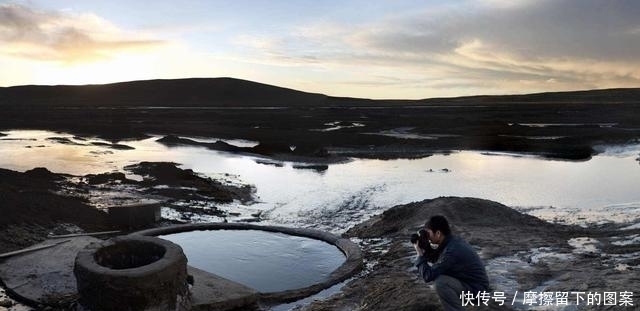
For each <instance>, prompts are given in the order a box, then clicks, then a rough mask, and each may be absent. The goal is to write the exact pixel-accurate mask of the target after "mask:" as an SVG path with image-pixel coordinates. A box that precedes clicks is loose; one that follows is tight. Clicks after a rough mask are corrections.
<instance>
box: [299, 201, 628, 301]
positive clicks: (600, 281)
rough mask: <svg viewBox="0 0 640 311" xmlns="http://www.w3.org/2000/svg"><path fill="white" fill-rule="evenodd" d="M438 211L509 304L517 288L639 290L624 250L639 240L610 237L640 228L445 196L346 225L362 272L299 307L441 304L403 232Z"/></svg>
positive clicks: (413, 228)
mask: <svg viewBox="0 0 640 311" xmlns="http://www.w3.org/2000/svg"><path fill="white" fill-rule="evenodd" d="M436 214H441V215H445V216H446V217H448V219H450V222H451V223H452V225H453V232H454V233H455V234H459V235H461V236H462V237H464V238H465V239H466V240H468V241H469V242H470V244H472V245H473V246H474V247H476V248H477V249H478V251H479V253H480V255H481V257H482V259H483V260H484V263H485V265H486V266H487V272H488V274H489V277H490V279H491V283H492V284H491V286H492V287H493V289H492V290H493V291H502V292H505V293H507V297H509V298H508V299H507V301H508V302H511V299H513V294H515V291H516V290H517V291H518V292H519V293H520V295H522V292H523V291H538V292H542V291H554V292H555V291H560V292H572V291H584V292H600V293H603V292H605V291H609V292H611V291H615V292H622V291H634V290H635V289H637V288H640V273H639V272H638V271H640V262H638V259H637V258H638V257H637V256H636V257H634V255H631V256H629V255H630V254H635V255H638V254H640V245H638V243H630V244H624V243H616V241H619V239H623V240H624V238H625V237H627V238H628V237H633V236H634V235H637V234H638V233H640V230H637V229H636V230H627V231H619V230H617V229H616V228H604V227H603V228H592V229H588V230H587V229H584V228H580V227H573V226H564V225H557V224H551V223H547V222H544V221H542V220H539V219H537V218H535V217H532V216H528V215H523V214H521V213H518V212H516V211H514V210H512V209H511V208H509V207H506V206H504V205H502V204H499V203H496V202H492V201H486V200H480V199H473V198H457V197H446V198H437V199H433V200H425V201H422V202H417V203H411V204H407V205H401V206H396V207H394V208H391V209H390V210H388V211H386V212H384V213H383V214H382V215H379V216H376V217H373V218H372V219H371V220H368V221H366V222H364V223H362V224H360V225H357V226H355V227H354V228H352V229H350V230H349V231H348V232H347V233H346V234H345V235H346V236H348V237H351V238H356V239H360V240H361V241H362V243H361V245H362V246H363V248H364V254H365V260H366V262H367V266H368V272H367V273H365V274H364V275H363V276H362V277H360V278H357V279H355V280H353V281H351V282H350V283H348V284H347V285H345V287H344V288H343V290H342V292H341V293H339V294H338V295H335V296H333V297H331V298H329V299H327V300H324V301H319V302H316V303H313V304H311V305H309V306H307V307H305V308H302V309H303V310H306V311H320V310H327V311H328V310H362V311H364V310H377V311H379V310H390V311H391V310H416V311H417V310H441V307H440V304H439V302H438V298H437V296H436V294H435V291H434V289H433V288H432V287H431V286H430V285H427V284H425V283H424V282H423V281H422V280H420V279H418V277H417V274H416V270H415V268H413V264H412V262H413V260H414V258H415V251H414V250H413V247H412V246H411V245H410V243H409V242H408V239H409V235H410V234H411V233H413V232H415V231H416V230H417V229H419V228H420V227H422V226H423V225H424V222H425V221H426V220H427V219H428V218H429V217H430V216H432V215H436ZM584 241H588V242H589V243H587V246H588V247H584V246H585V243H583V242H584ZM381 243H382V244H381ZM636 291H637V290H636ZM510 294H511V296H509V295H510ZM637 294H638V293H635V295H637ZM635 300H636V301H635V302H636V303H637V302H638V301H637V300H638V297H637V296H636V297H635ZM534 306H535V305H534ZM527 307H530V306H523V305H522V303H518V302H516V304H515V305H514V306H513V307H511V306H508V307H507V306H502V307H498V306H497V305H490V306H489V307H484V308H478V307H476V308H474V310H476V309H478V310H482V309H500V310H508V309H510V308H513V309H520V310H526V309H527ZM612 308H615V307H612ZM590 309H593V310H606V308H605V307H604V306H602V305H600V306H594V307H593V308H586V309H585V310H590ZM581 310H582V309H581Z"/></svg>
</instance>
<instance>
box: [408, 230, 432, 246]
mask: <svg viewBox="0 0 640 311" xmlns="http://www.w3.org/2000/svg"><path fill="white" fill-rule="evenodd" d="M416 243H418V246H419V247H420V248H422V249H423V250H428V249H430V248H431V245H430V244H429V238H428V234H427V230H425V229H420V230H418V233H414V234H412V235H411V244H416Z"/></svg>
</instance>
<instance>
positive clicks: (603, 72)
mask: <svg viewBox="0 0 640 311" xmlns="http://www.w3.org/2000/svg"><path fill="white" fill-rule="evenodd" d="M638 16H640V2H637V1H632V0H627V1H624V0H621V1H599V0H553V1H551V0H539V1H529V0H522V1H505V0H468V1H465V2H462V3H461V4H460V3H458V4H456V5H451V4H446V5H443V6H440V7H429V8H424V9H419V8H416V9H415V10H414V11H413V12H402V13H395V15H391V14H390V15H388V16H386V17H384V18H382V19H378V20H375V21H370V22H367V23H362V24H359V25H353V24H349V25H347V24H343V25H341V24H339V23H334V24H331V23H327V22H323V23H321V24H315V25H304V26H303V27H300V28H298V29H293V30H292V31H291V32H290V33H289V34H287V35H280V36H278V37H277V38H274V37H273V36H272V37H270V38H269V40H268V41H269V42H272V43H273V42H277V44H270V45H268V46H263V49H260V50H257V51H258V52H256V53H262V54H261V55H262V56H263V57H264V61H267V60H268V61H269V62H278V61H282V63H283V65H285V64H296V65H304V64H306V63H308V62H309V59H313V60H314V66H323V67H325V68H329V69H334V70H336V72H337V71H338V70H352V71H353V70H357V71H360V72H362V73H363V74H362V75H359V76H365V75H366V74H365V72H367V73H369V74H368V76H369V78H366V79H361V80H353V81H350V82H352V83H353V84H356V85H378V84H383V85H388V86H390V87H398V86H399V85H400V84H399V83H397V81H395V80H392V79H379V78H375V77H377V76H380V75H379V73H381V72H384V73H385V75H386V76H395V77H401V76H403V75H410V76H411V77H412V78H411V80H412V81H413V80H415V79H422V81H424V83H421V85H422V86H423V87H425V89H434V90H435V89H442V88H444V87H451V88H457V89H458V91H460V90H463V89H466V90H473V91H477V90H478V89H484V90H486V91H488V92H495V93H522V92H532V91H546V90H568V89H584V88H604V87H633V86H635V87H637V86H640V59H639V58H638V57H637V55H640V36H639V35H638V34H639V33H640V32H639V31H638V29H640V19H638V18H637V17H638ZM263 39H264V40H267V38H263ZM274 56H278V57H277V58H276V57H274ZM257 59H259V58H257ZM394 71H395V75H394V74H393V73H392V72H394ZM345 82H349V81H345ZM456 83H459V84H456ZM410 84H411V85H415V84H416V83H410ZM470 86H477V88H470ZM463 91H464V90H463Z"/></svg>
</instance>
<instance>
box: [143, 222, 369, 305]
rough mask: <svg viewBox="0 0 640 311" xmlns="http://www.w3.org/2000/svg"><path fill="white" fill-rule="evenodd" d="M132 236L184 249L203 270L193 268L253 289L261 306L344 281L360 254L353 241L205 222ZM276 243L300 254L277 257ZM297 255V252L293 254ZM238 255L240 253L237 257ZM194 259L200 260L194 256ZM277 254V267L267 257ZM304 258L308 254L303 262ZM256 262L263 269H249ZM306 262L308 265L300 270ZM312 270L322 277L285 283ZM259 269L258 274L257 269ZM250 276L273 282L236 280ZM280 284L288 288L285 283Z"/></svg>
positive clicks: (289, 252)
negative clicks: (161, 240) (154, 238)
mask: <svg viewBox="0 0 640 311" xmlns="http://www.w3.org/2000/svg"><path fill="white" fill-rule="evenodd" d="M133 234H134V235H145V236H159V237H161V238H167V239H171V240H172V241H175V242H176V243H178V244H180V245H183V247H184V249H185V252H186V254H187V256H188V257H189V262H190V264H191V265H194V267H196V268H200V269H203V267H202V266H198V262H201V263H204V264H206V265H209V266H210V267H214V269H213V271H212V270H209V269H207V268H204V269H203V270H205V271H208V272H210V273H213V274H218V275H220V276H222V277H225V278H227V279H230V280H231V281H234V282H238V283H241V284H244V285H246V286H250V287H253V288H254V289H256V290H257V291H258V292H259V300H260V301H262V302H263V303H279V302H288V301H294V300H298V299H301V298H304V297H307V296H310V295H312V294H315V293H317V292H320V291H321V290H323V289H326V288H329V287H331V286H332V285H334V284H337V283H339V282H341V281H344V280H346V279H347V278H349V277H351V276H353V275H354V274H355V273H357V272H358V271H359V270H360V269H361V268H362V253H361V251H360V248H359V247H358V246H357V245H356V244H355V243H353V242H351V241H350V240H348V239H344V238H340V237H338V236H335V235H333V234H330V233H328V232H324V231H319V230H313V229H302V228H288V227H276V226H259V225H255V224H243V223H208V224H188V225H178V226H171V227H164V228H155V229H149V230H144V231H139V232H136V233H133ZM327 243H328V244H327ZM216 244H220V245H216ZM235 244H238V245H235ZM278 244H283V245H285V246H284V247H285V248H286V247H287V246H288V247H290V248H300V249H301V250H294V249H290V250H285V251H284V253H285V254H281V253H282V252H283V248H282V247H280V245H278ZM334 246H335V247H334ZM253 248H256V249H253ZM331 249H333V251H332V250H331ZM296 251H300V252H301V253H296ZM238 252H242V253H245V254H244V255H242V254H240V255H239V254H237V253H238ZM221 253H223V254H221ZM300 254H302V255H303V256H302V258H299V255H300ZM317 255H320V256H326V257H325V259H324V260H323V259H317V258H312V257H313V256H317ZM196 256H198V257H200V258H196ZM207 256H210V258H211V259H210V262H207V259H208V258H207ZM278 256H279V257H280V258H284V260H281V264H280V265H281V266H278V264H279V263H278V260H279V259H276V260H275V261H274V260H272V258H271V257H278ZM304 256H307V257H306V259H305V257H304ZM337 258H339V259H337ZM211 261H222V262H211ZM262 261H264V262H262ZM269 261H270V262H269ZM314 261H315V262H314ZM255 264H257V265H262V268H261V267H254V266H253V265H255ZM263 264H266V265H263ZM274 264H275V265H274ZM305 264H308V265H309V266H307V267H305ZM269 265H270V266H269ZM312 265H313V266H312ZM296 266H298V268H296ZM317 266H324V267H321V268H322V269H320V270H322V271H321V275H319V276H318V275H315V276H312V277H311V278H307V279H305V280H302V281H301V283H300V282H299V283H298V285H300V284H302V285H301V286H296V283H295V282H291V280H286V278H288V277H290V276H291V275H294V276H295V274H296V273H297V272H295V269H300V270H298V271H300V272H301V273H304V270H310V271H312V272H313V273H315V272H317V271H319V270H314V267H317ZM215 267H218V268H217V269H216V268H215ZM307 268H308V269H307ZM234 269H235V270H238V271H236V272H239V273H234V271H232V270H234ZM252 269H253V270H252ZM261 269H262V270H263V271H260V270H261ZM327 269H328V270H327ZM244 270H247V271H244ZM251 270H252V271H251ZM264 270H267V271H264ZM287 270H292V271H287ZM278 271H284V272H287V273H289V274H288V275H286V274H282V275H281V276H280V277H278V276H276V275H275V274H274V273H276V274H277V273H278ZM254 273H260V274H262V275H263V276H264V277H266V278H267V279H265V280H262V282H261V284H263V285H264V284H265V283H269V282H271V283H274V284H269V285H268V287H267V288H265V287H262V288H261V285H260V284H257V286H256V284H247V283H246V282H243V281H246V280H243V279H242V277H240V276H242V275H251V274H254ZM291 273H293V274H291ZM234 276H239V277H237V278H236V277H234ZM258 277H259V276H258ZM195 282H197V280H195ZM285 282H288V283H289V284H284V283H285ZM291 284H293V287H292V285H291Z"/></svg>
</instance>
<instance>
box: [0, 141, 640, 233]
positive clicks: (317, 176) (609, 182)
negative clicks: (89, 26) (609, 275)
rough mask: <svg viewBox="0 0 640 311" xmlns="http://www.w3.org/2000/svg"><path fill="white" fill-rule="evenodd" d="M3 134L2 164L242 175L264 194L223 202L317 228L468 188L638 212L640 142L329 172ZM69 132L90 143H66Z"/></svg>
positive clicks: (609, 213) (562, 217) (558, 216)
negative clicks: (553, 156) (567, 155)
mask: <svg viewBox="0 0 640 311" xmlns="http://www.w3.org/2000/svg"><path fill="white" fill-rule="evenodd" d="M4 133H5V134H8V136H5V137H1V138H0V167H2V168H8V169H13V170H19V171H25V170H28V169H32V168H34V167H46V168H48V169H49V170H51V171H53V172H57V173H70V174H76V175H84V174H89V173H102V172H109V171H114V170H120V171H121V170H122V168H123V167H124V166H126V165H129V164H132V163H138V162H141V161H173V162H177V163H181V164H182V166H181V167H182V168H191V169H193V170H194V171H196V172H199V173H202V174H205V175H208V176H211V177H214V178H216V177H220V176H223V175H224V174H230V175H231V176H235V179H236V181H237V182H239V183H248V184H253V185H255V186H256V188H257V193H256V195H257V197H258V199H257V201H258V202H256V203H254V204H252V205H249V206H242V205H241V204H239V203H235V204H229V205H226V206H218V208H221V209H226V210H228V211H232V212H237V213H240V214H242V215H250V214H253V213H256V212H262V218H263V219H265V222H266V223H276V224H286V225H291V226H303V227H317V228H320V229H325V230H329V231H333V232H342V231H344V230H346V229H347V228H349V227H350V226H352V225H354V224H356V223H360V222H361V221H363V220H364V219H366V218H368V217H370V216H371V215H374V214H377V213H381V212H382V211H384V210H386V209H388V208H390V207H392V206H394V205H398V204H404V203H409V202H414V201H420V200H424V199H430V198H435V197H439V196H469V197H478V198H484V199H489V200H493V201H497V202H500V203H503V204H505V205H508V206H512V207H516V208H518V209H520V210H522V211H524V212H527V213H530V214H533V215H536V216H539V217H542V218H545V219H547V220H552V221H559V222H565V223H577V224H591V223H604V222H625V223H630V224H633V223H634V222H635V223H637V222H638V220H640V191H638V189H639V188H638V181H639V180H640V165H639V162H638V161H637V160H636V158H638V154H639V152H640V146H637V145H636V146H628V147H625V148H608V149H607V152H605V153H604V154H602V155H599V156H595V157H593V158H592V159H591V160H589V161H583V162H571V161H552V160H547V159H541V158H537V157H517V156H513V155H506V154H485V153H481V152H474V151H462V152H455V153H452V154H450V155H434V156H431V157H427V158H423V159H417V160H405V159H400V160H386V161H383V160H354V161H351V162H347V163H341V164H334V165H330V167H329V169H328V170H327V171H324V172H322V173H318V172H315V171H313V170H301V169H294V168H293V166H292V164H291V163H285V165H284V166H283V167H276V166H272V165H265V164H259V163H256V159H257V158H255V157H250V156H244V155H234V154H230V153H224V152H218V151H212V150H208V149H205V148H201V147H171V148H169V147H166V146H164V145H161V144H159V143H157V142H156V140H157V139H158V137H153V138H149V139H144V140H135V141H123V142H119V143H121V144H126V145H129V146H131V147H134V148H135V149H134V150H115V149H110V148H108V147H104V146H93V145H89V144H90V143H91V142H103V141H100V140H99V139H92V138H87V139H86V140H80V139H75V138H73V136H72V135H68V134H63V133H53V132H47V131H7V132H4ZM49 137H66V138H69V139H71V140H72V141H74V142H77V143H78V144H82V145H69V144H61V143H59V142H55V141H50V140H47V138H49Z"/></svg>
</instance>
